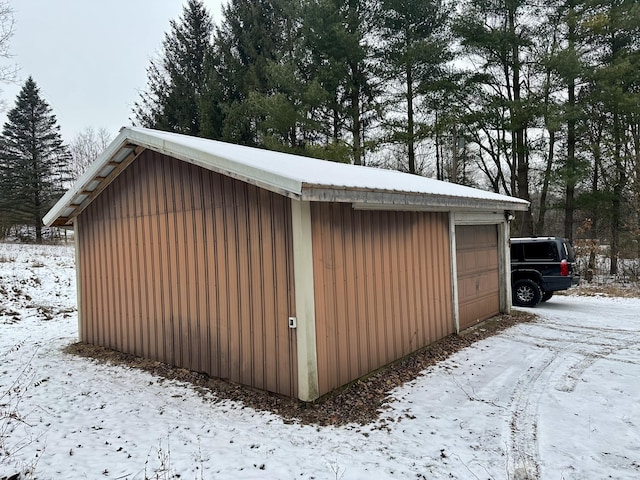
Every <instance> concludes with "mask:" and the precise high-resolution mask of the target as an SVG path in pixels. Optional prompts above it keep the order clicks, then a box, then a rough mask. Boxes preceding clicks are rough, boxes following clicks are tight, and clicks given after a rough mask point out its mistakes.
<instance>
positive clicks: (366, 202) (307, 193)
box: [301, 185, 529, 211]
mask: <svg viewBox="0 0 640 480" xmlns="http://www.w3.org/2000/svg"><path fill="white" fill-rule="evenodd" d="M505 198H508V197H505ZM301 199H302V200H307V201H312V202H340V203H351V204H353V207H354V208H356V209H358V210H424V211H454V210H480V211H526V210H528V209H529V202H526V201H525V200H520V199H516V198H514V199H513V200H512V201H511V200H492V199H483V198H472V197H460V196H452V195H436V194H428V193H426V194H425V193H411V192H398V191H387V190H357V189H341V188H323V187H320V186H309V185H305V186H303V189H302V195H301Z"/></svg>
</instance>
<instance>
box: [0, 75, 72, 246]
mask: <svg viewBox="0 0 640 480" xmlns="http://www.w3.org/2000/svg"><path fill="white" fill-rule="evenodd" d="M0 147H1V149H0V152H1V153H0V179H1V181H2V183H1V185H0V198H1V204H2V206H3V207H4V209H5V211H4V214H5V215H9V217H10V220H11V221H13V222H14V224H15V223H24V224H29V225H33V226H34V227H35V232H36V242H38V243H41V242H42V217H43V216H44V215H45V213H46V212H47V211H48V210H49V209H50V208H51V207H52V206H53V204H54V203H55V202H56V201H57V200H58V198H59V197H60V196H61V195H62V193H63V192H64V189H65V186H67V184H68V182H69V178H70V176H69V164H70V161H71V154H70V152H69V149H68V148H67V147H66V146H65V145H64V143H63V141H62V137H61V135H60V127H59V126H58V123H57V120H56V117H55V115H54V114H53V113H52V111H51V107H50V106H49V105H48V103H47V102H46V101H45V100H44V99H42V98H41V96H40V91H39V89H38V86H37V85H36V82H35V81H34V80H33V78H31V77H29V78H28V79H27V81H26V82H25V84H24V86H23V87H22V90H21V91H20V93H19V94H18V97H17V99H16V103H15V106H14V108H13V109H11V110H10V111H9V113H8V114H7V121H6V123H5V124H4V127H3V130H2V137H1V138H0Z"/></svg>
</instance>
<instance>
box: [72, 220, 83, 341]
mask: <svg viewBox="0 0 640 480" xmlns="http://www.w3.org/2000/svg"><path fill="white" fill-rule="evenodd" d="M78 230H79V228H78V217H76V218H74V219H73V250H74V255H75V261H76V312H77V314H78V341H80V342H83V341H84V340H83V338H82V289H81V282H80V279H81V278H82V274H81V268H82V265H81V264H80V240H79V235H78Z"/></svg>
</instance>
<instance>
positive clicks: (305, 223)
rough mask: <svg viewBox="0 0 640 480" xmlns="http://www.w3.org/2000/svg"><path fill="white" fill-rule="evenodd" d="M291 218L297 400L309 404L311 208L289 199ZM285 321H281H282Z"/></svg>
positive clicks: (312, 371)
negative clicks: (295, 320) (296, 353)
mask: <svg viewBox="0 0 640 480" xmlns="http://www.w3.org/2000/svg"><path fill="white" fill-rule="evenodd" d="M291 218H292V230H293V277H294V286H295V296H296V317H297V326H296V338H297V351H298V398H299V399H300V400H303V401H305V402H310V401H313V400H315V399H317V398H318V397H319V396H320V395H319V388H318V353H317V346H316V314H315V312H316V309H315V299H314V285H313V245H312V240H311V238H312V237H311V204H310V203H309V202H305V201H300V200H295V199H292V200H291ZM285 320H286V319H283V321H285Z"/></svg>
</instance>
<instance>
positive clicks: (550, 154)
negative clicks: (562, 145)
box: [536, 130, 556, 234]
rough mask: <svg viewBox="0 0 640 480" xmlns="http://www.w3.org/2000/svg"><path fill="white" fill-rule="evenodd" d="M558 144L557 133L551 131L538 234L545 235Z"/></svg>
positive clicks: (541, 193) (541, 194) (541, 195)
mask: <svg viewBox="0 0 640 480" xmlns="http://www.w3.org/2000/svg"><path fill="white" fill-rule="evenodd" d="M555 144H556V132H555V131H554V130H549V152H548V154H547V165H546V167H545V169H544V179H543V181H542V191H541V192H540V214H539V216H538V223H537V225H536V233H537V234H544V228H545V218H544V217H545V215H546V213H547V194H548V193H549V182H550V180H551V167H552V166H553V160H554V157H555V155H554V151H553V150H554V148H555Z"/></svg>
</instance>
